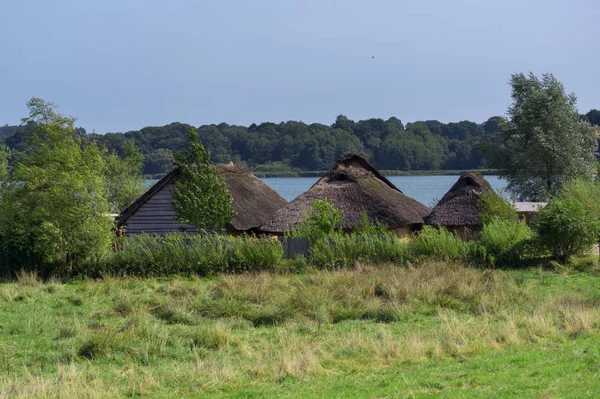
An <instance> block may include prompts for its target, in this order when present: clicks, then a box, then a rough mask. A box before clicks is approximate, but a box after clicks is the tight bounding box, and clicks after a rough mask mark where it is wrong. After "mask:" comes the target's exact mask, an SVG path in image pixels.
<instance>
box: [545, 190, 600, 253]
mask: <svg viewBox="0 0 600 399" xmlns="http://www.w3.org/2000/svg"><path fill="white" fill-rule="evenodd" d="M535 225H536V228H537V233H538V236H539V239H540V242H541V244H542V245H543V246H544V247H545V248H547V249H548V250H549V251H550V252H552V255H553V256H554V258H555V259H557V260H566V259H568V258H569V257H570V256H573V255H581V254H584V253H585V252H586V251H587V250H589V249H590V247H591V246H592V245H593V244H594V243H596V242H597V241H598V233H599V232H600V221H599V220H598V219H597V218H594V217H592V215H591V214H590V212H588V211H587V210H586V209H585V206H584V205H583V204H582V203H581V202H579V201H578V200H577V199H575V198H573V197H570V196H563V197H557V198H553V199H552V200H551V201H550V203H549V204H548V205H547V206H546V207H545V208H544V209H542V210H541V211H540V213H539V215H538V217H537V218H536V221H535Z"/></svg>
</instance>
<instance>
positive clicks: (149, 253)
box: [78, 233, 283, 276]
mask: <svg viewBox="0 0 600 399" xmlns="http://www.w3.org/2000/svg"><path fill="white" fill-rule="evenodd" d="M120 246H121V248H120V250H119V251H117V252H116V253H115V254H113V255H112V256H111V257H108V258H106V259H103V260H102V261H99V262H96V263H95V264H93V265H88V267H82V268H80V269H79V270H78V272H79V273H80V274H83V275H93V276H97V275H102V274H106V273H113V274H117V275H132V276H169V275H174V274H182V275H190V274H198V275H201V276H206V275H211V274H214V273H220V272H224V273H239V272H243V271H251V270H271V269H274V268H276V267H278V265H279V264H280V263H281V260H282V258H283V247H282V246H281V243H280V242H279V241H278V240H276V239H259V238H256V237H252V236H238V237H231V236H218V235H204V236H203V235H188V234H184V233H168V234H165V235H164V236H156V235H148V234H140V235H135V236H129V237H125V238H124V239H123V240H122V242H121V245H120Z"/></svg>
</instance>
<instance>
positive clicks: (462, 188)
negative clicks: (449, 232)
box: [425, 172, 493, 226]
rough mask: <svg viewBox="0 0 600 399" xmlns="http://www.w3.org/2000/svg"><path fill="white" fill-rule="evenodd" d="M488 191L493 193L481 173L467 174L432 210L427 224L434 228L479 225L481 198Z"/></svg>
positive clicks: (426, 221) (426, 220)
mask: <svg viewBox="0 0 600 399" xmlns="http://www.w3.org/2000/svg"><path fill="white" fill-rule="evenodd" d="M486 191H493V190H492V187H491V186H490V183H488V181H487V180H485V178H484V177H483V175H481V173H475V172H467V173H465V174H464V175H462V176H461V177H459V179H458V181H457V182H456V183H454V185H453V186H452V188H450V190H449V191H448V192H447V193H446V195H444V197H443V198H442V199H441V200H440V201H439V202H438V203H437V205H436V206H435V207H434V208H433V209H432V210H431V214H429V216H427V217H426V218H425V224H429V225H434V226H474V225H478V224H479V223H480V222H479V212H480V211H481V207H480V205H479V197H480V195H481V194H482V193H484V192H486Z"/></svg>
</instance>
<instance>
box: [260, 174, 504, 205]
mask: <svg viewBox="0 0 600 399" xmlns="http://www.w3.org/2000/svg"><path fill="white" fill-rule="evenodd" d="M386 177H387V178H388V179H389V180H390V181H391V182H392V183H394V184H395V185H396V187H398V188H399V189H400V190H401V191H402V192H403V193H404V194H406V195H408V196H409V197H412V198H414V199H416V200H417V201H419V202H421V203H422V204H424V205H427V206H433V205H435V204H436V203H437V201H438V200H439V199H441V198H442V197H443V196H444V194H446V192H447V191H448V190H449V189H450V187H452V185H453V184H454V183H456V181H457V180H458V178H459V176H439V175H437V176H386ZM485 179H486V180H487V181H488V182H489V183H490V185H491V186H492V188H493V189H494V190H504V188H505V187H506V182H505V181H504V180H502V179H500V178H499V177H498V176H485ZM261 180H262V181H264V182H265V183H267V185H269V187H271V188H272V189H273V190H275V191H277V192H278V193H279V195H281V196H282V197H283V198H285V199H286V200H288V201H291V200H293V199H294V198H296V197H297V196H299V195H300V194H302V193H303V192H305V191H306V190H308V189H309V188H310V187H311V186H312V185H313V184H315V183H316V182H317V180H319V178H318V177H263V178H262V179H261Z"/></svg>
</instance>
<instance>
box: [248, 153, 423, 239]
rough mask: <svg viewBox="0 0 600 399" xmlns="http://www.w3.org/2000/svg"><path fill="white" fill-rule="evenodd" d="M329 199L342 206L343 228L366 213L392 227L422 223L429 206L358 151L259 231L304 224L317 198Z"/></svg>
mask: <svg viewBox="0 0 600 399" xmlns="http://www.w3.org/2000/svg"><path fill="white" fill-rule="evenodd" d="M323 198H328V199H329V200H330V201H331V202H333V204H334V206H336V207H338V208H340V207H341V208H342V210H343V212H344V220H343V222H342V224H341V227H342V228H344V229H352V228H354V226H356V225H357V224H358V223H359V222H360V216H361V213H362V212H366V213H367V216H368V217H369V220H370V221H375V220H379V221H380V222H382V223H384V224H385V225H387V226H389V227H391V228H399V227H404V226H409V225H412V224H422V223H423V217H424V216H426V215H427V214H429V208H428V207H426V206H425V205H423V204H421V203H420V202H418V201H416V200H414V199H412V198H410V197H408V196H406V195H404V194H403V193H402V191H400V190H399V189H398V188H397V187H396V186H394V184H392V182H390V181H389V180H388V179H386V178H385V177H384V176H382V175H381V174H380V173H379V172H378V171H377V169H375V168H374V167H373V165H371V164H370V163H369V161H368V160H367V159H366V158H365V157H363V156H362V155H358V154H344V155H342V156H341V157H340V158H339V159H338V160H337V162H336V164H335V165H334V166H333V168H331V170H330V171H329V172H327V174H326V175H325V176H323V177H322V178H321V179H319V181H317V182H316V183H315V184H314V185H313V186H312V187H311V188H310V189H309V190H308V191H306V192H305V193H303V194H302V195H300V196H299V197H298V198H296V199H294V200H293V201H292V202H290V203H289V204H287V205H286V206H285V207H283V208H281V209H280V210H278V211H277V212H275V214H274V215H273V217H271V218H270V219H269V221H268V222H267V223H265V224H264V225H262V226H261V227H260V228H259V230H261V231H263V232H266V233H275V234H282V233H284V232H286V231H289V230H290V229H291V228H292V227H295V226H297V225H298V223H300V221H301V220H302V219H303V217H304V216H305V215H306V213H307V212H308V211H309V210H310V208H311V206H312V202H313V201H314V200H315V199H323Z"/></svg>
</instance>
